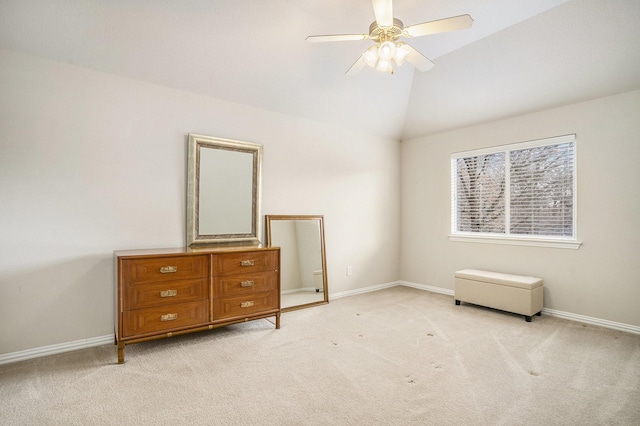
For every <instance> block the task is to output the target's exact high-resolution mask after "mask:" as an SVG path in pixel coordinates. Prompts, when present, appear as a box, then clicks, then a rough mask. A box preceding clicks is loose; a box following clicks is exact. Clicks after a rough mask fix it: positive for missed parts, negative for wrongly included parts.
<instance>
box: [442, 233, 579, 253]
mask: <svg viewBox="0 0 640 426" xmlns="http://www.w3.org/2000/svg"><path fill="white" fill-rule="evenodd" d="M449 240H450V241H461V242H466V243H482V244H506V245H512V246H530V247H552V248H562V249H572V250H578V249H579V248H580V246H581V245H582V243H581V242H580V241H574V240H561V239H553V238H523V237H505V236H489V235H482V236H476V235H457V234H455V235H454V234H451V235H449Z"/></svg>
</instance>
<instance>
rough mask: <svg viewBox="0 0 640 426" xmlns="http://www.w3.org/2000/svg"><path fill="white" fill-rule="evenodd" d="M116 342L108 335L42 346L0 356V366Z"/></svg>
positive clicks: (112, 336) (113, 337)
mask: <svg viewBox="0 0 640 426" xmlns="http://www.w3.org/2000/svg"><path fill="white" fill-rule="evenodd" d="M114 342H115V336H114V335H113V334H107V335H105V336H98V337H90V338H88V339H81V340H74V341H73V342H66V343H57V344H55V345H48V346H41V347H39V348H33V349H26V350H24V351H18V352H11V353H8V354H3V355H0V365H2V364H9V363H12V362H19V361H25V360H28V359H32V358H40V357H44V356H49V355H55V354H60V353H63V352H71V351H76V350H78V349H87V348H92V347H95V346H102V345H113V344H114Z"/></svg>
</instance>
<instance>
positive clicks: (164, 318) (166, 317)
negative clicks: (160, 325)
mask: <svg viewBox="0 0 640 426" xmlns="http://www.w3.org/2000/svg"><path fill="white" fill-rule="evenodd" d="M177 319H178V314H177V313H176V314H167V315H160V321H174V320H177Z"/></svg>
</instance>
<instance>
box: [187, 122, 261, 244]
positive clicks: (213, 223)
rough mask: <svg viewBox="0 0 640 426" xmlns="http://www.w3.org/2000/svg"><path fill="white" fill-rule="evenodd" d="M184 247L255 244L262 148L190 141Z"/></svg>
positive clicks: (219, 141) (205, 139)
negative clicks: (185, 241)
mask: <svg viewBox="0 0 640 426" xmlns="http://www.w3.org/2000/svg"><path fill="white" fill-rule="evenodd" d="M188 144H189V145H188V154H187V246H192V245H198V244H211V243H231V242H246V243H259V238H260V186H261V179H262V177H261V176H262V145H260V144H255V143H250V142H240V141H234V140H230V139H220V138H213V137H210V136H202V135H193V134H190V135H189V142H188Z"/></svg>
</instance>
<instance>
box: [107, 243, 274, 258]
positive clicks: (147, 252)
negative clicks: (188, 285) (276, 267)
mask: <svg viewBox="0 0 640 426" xmlns="http://www.w3.org/2000/svg"><path fill="white" fill-rule="evenodd" d="M279 249H280V247H269V246H266V245H264V244H243V245H215V246H199V247H198V246H196V247H174V248H157V249H136V250H116V251H114V252H113V254H114V256H115V257H129V256H134V257H135V256H163V255H199V254H216V253H237V252H246V251H255V250H279Z"/></svg>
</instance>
